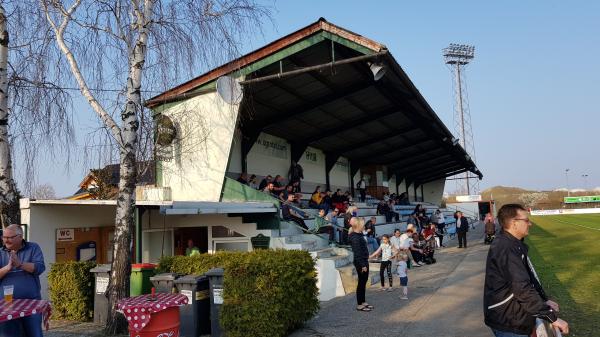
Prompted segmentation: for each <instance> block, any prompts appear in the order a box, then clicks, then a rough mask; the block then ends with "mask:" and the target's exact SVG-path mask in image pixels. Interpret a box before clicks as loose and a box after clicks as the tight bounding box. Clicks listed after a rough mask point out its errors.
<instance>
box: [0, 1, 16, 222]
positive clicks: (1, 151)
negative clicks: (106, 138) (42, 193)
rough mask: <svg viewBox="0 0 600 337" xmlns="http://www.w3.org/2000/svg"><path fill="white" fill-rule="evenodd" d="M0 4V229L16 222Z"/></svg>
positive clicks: (4, 25) (5, 27)
mask: <svg viewBox="0 0 600 337" xmlns="http://www.w3.org/2000/svg"><path fill="white" fill-rule="evenodd" d="M6 20H7V18H6V15H5V11H4V7H3V6H2V5H1V4H0V221H1V223H2V227H5V226H8V225H9V224H11V223H17V222H18V213H19V208H18V207H15V206H16V204H17V203H18V200H17V191H16V186H15V182H14V180H13V174H12V159H11V148H10V139H9V136H8V113H9V111H8V72H7V66H8V41H9V38H8V25H7V22H6Z"/></svg>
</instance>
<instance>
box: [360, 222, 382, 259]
mask: <svg viewBox="0 0 600 337" xmlns="http://www.w3.org/2000/svg"><path fill="white" fill-rule="evenodd" d="M376 222H377V219H376V218H375V217H371V219H370V220H369V221H367V222H366V223H365V229H364V233H363V234H364V236H365V240H367V247H368V248H369V253H373V252H374V251H376V250H377V248H379V243H377V239H376V238H375V223H376Z"/></svg>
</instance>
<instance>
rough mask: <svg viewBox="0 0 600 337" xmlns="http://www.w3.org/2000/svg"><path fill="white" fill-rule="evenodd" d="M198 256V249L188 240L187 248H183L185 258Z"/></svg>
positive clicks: (192, 241)
mask: <svg viewBox="0 0 600 337" xmlns="http://www.w3.org/2000/svg"><path fill="white" fill-rule="evenodd" d="M196 255H200V249H198V247H196V245H194V240H192V239H189V240H188V241H187V247H186V248H185V256H196Z"/></svg>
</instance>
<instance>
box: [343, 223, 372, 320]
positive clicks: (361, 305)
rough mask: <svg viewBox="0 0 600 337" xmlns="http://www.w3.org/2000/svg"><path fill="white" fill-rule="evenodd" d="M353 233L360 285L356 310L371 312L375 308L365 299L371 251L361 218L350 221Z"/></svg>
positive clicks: (351, 241) (357, 290)
mask: <svg viewBox="0 0 600 337" xmlns="http://www.w3.org/2000/svg"><path fill="white" fill-rule="evenodd" d="M350 223H351V226H352V233H351V234H350V235H349V240H350V245H351V246H352V253H353V255H354V268H356V273H357V274H358V283H357V285H356V304H357V306H356V310H358V311H371V310H373V306H371V305H370V304H368V303H367V302H366V299H365V292H366V289H365V287H366V285H367V280H368V279H369V250H368V249H367V243H366V242H365V239H364V238H363V235H362V231H363V229H364V226H365V222H364V220H363V219H360V218H352V219H351V220H350Z"/></svg>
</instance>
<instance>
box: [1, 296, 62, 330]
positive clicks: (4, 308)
mask: <svg viewBox="0 0 600 337" xmlns="http://www.w3.org/2000/svg"><path fill="white" fill-rule="evenodd" d="M35 314H42V321H43V323H44V328H46V330H48V328H49V327H50V325H49V322H50V315H52V308H51V307H50V302H48V301H44V300H28V299H15V300H13V301H12V302H11V303H7V302H5V301H4V299H1V300H0V323H2V322H6V321H10V320H12V319H18V318H21V317H25V316H31V315H35Z"/></svg>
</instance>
